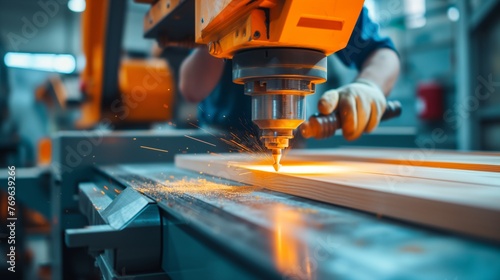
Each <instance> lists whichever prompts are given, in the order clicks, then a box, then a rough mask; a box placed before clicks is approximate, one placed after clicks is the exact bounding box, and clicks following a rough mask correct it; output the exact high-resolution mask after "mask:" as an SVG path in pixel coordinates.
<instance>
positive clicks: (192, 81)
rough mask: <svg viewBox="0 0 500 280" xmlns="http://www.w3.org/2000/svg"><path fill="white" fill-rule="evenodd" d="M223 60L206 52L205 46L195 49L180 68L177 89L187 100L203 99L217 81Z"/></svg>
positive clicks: (220, 74)
mask: <svg viewBox="0 0 500 280" xmlns="http://www.w3.org/2000/svg"><path fill="white" fill-rule="evenodd" d="M223 70H224V61H223V60H222V59H219V58H215V57H213V56H211V55H210V54H209V53H208V50H207V47H206V46H203V47H200V48H197V49H195V50H194V51H193V52H192V53H191V54H190V55H189V56H188V57H187V58H186V59H185V60H184V62H183V63H182V65H181V68H180V75H179V76H180V77H179V89H180V91H181V93H182V95H183V96H184V98H186V100H188V101H189V102H194V103H196V102H200V101H202V100H203V99H205V98H206V97H207V96H208V95H209V94H210V93H211V92H212V90H213V89H214V88H215V86H216V85H217V83H218V82H219V80H220V78H221V76H222V72H223Z"/></svg>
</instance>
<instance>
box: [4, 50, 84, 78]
mask: <svg viewBox="0 0 500 280" xmlns="http://www.w3.org/2000/svg"><path fill="white" fill-rule="evenodd" d="M4 62H5V65H7V67H12V68H22V69H31V70H39V71H48V72H58V73H63V74H69V73H73V72H75V69H76V61H75V58H74V57H73V56H72V55H70V54H46V53H18V52H8V53H7V54H6V55H5V57H4Z"/></svg>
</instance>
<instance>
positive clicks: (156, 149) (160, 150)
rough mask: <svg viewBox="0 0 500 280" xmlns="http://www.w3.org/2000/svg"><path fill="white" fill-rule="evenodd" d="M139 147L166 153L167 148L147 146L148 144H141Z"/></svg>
mask: <svg viewBox="0 0 500 280" xmlns="http://www.w3.org/2000/svg"><path fill="white" fill-rule="evenodd" d="M141 148H142V149H147V150H152V151H157V152H162V153H168V151H167V150H162V149H158V148H153V147H148V146H141Z"/></svg>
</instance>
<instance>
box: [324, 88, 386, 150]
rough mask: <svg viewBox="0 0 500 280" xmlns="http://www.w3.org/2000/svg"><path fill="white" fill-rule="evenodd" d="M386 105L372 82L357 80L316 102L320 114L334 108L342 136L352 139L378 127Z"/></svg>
mask: <svg viewBox="0 0 500 280" xmlns="http://www.w3.org/2000/svg"><path fill="white" fill-rule="evenodd" d="M386 105H387V103H386V99H385V95H384V93H383V92H382V90H381V89H380V88H379V87H378V86H377V85H376V84H374V83H373V82H371V81H368V80H365V79H358V80H356V81H355V82H354V83H351V84H348V85H346V86H343V87H341V88H338V89H333V90H329V91H327V92H326V93H325V94H323V96H322V97H321V99H320V100H319V102H318V110H319V112H320V113H321V114H324V115H329V114H331V113H332V112H333V111H334V110H338V113H339V114H338V115H339V119H340V120H339V122H340V123H341V125H342V134H343V135H344V138H345V139H347V140H349V141H352V140H355V139H357V138H358V137H360V136H361V134H363V132H371V131H373V130H374V129H375V128H376V127H377V126H378V123H379V122H380V119H381V118H382V115H383V113H384V111H385V108H386Z"/></svg>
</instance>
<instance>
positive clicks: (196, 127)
mask: <svg viewBox="0 0 500 280" xmlns="http://www.w3.org/2000/svg"><path fill="white" fill-rule="evenodd" d="M189 124H190V125H192V126H194V127H196V128H198V129H200V130H203V131H205V132H206V133H208V134H210V135H212V136H213V137H217V136H215V135H214V134H213V133H211V132H210V131H208V130H206V129H203V128H201V127H199V126H197V125H195V124H194V123H192V122H190V123H189Z"/></svg>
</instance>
